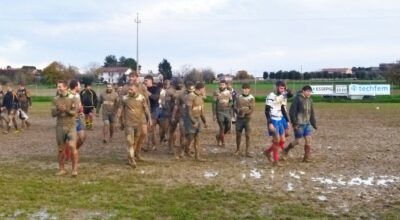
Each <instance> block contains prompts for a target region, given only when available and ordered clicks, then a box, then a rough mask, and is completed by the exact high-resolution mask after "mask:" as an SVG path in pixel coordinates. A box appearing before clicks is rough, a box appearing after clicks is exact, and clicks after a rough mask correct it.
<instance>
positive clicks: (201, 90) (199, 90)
mask: <svg viewBox="0 0 400 220" xmlns="http://www.w3.org/2000/svg"><path fill="white" fill-rule="evenodd" d="M195 88H196V92H197V93H198V94H199V95H204V94H205V92H206V88H205V85H204V83H202V82H198V83H196V87H195Z"/></svg>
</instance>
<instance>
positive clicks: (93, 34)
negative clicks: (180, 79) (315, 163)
mask: <svg viewBox="0 0 400 220" xmlns="http://www.w3.org/2000/svg"><path fill="white" fill-rule="evenodd" d="M399 11H400V1H397V0H248V1H245V0H165V1H161V0H147V1H139V0H138V1H135V0H112V1H110V0H86V1H85V0H79V1H78V0H68V1H66V0H64V1H56V0H37V1H35V0H29V1H28V0H25V1H23V0H1V13H0V67H2V68H4V67H6V66H7V65H11V66H12V67H20V66H22V65H35V66H37V67H38V68H44V67H45V66H46V65H48V64H49V63H50V62H52V61H61V62H62V63H64V64H66V65H74V66H77V67H79V68H80V69H81V70H82V71H83V70H84V69H85V68H87V67H88V66H90V65H91V64H92V63H98V64H101V65H102V64H103V62H104V58H105V56H107V55H109V54H113V55H116V56H117V57H120V56H125V57H132V58H135V59H136V23H135V22H134V20H135V17H136V13H137V12H138V13H139V17H140V20H141V23H140V25H139V62H140V64H141V65H142V72H147V71H148V70H153V71H155V72H156V71H158V64H159V63H160V62H161V61H162V59H163V58H166V59H167V60H168V61H169V62H170V63H171V65H172V68H173V70H174V71H179V70H181V69H182V68H183V67H184V66H186V67H187V66H190V67H196V68H211V69H213V70H214V71H215V72H216V73H221V72H223V73H230V72H233V73H235V72H236V71H238V70H241V69H244V70H247V71H249V73H251V74H253V75H255V76H261V75H262V72H263V71H277V70H281V69H282V70H298V71H303V72H304V71H313V70H319V69H321V68H325V67H353V66H377V65H378V64H379V63H381V62H394V61H396V60H398V59H400V28H399V27H400V14H399Z"/></svg>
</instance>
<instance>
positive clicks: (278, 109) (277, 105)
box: [265, 92, 287, 120]
mask: <svg viewBox="0 0 400 220" xmlns="http://www.w3.org/2000/svg"><path fill="white" fill-rule="evenodd" d="M286 103H287V99H286V98H285V96H283V95H282V94H281V95H276V94H275V93H273V92H271V93H270V94H269V95H268V96H267V98H266V100H265V105H268V106H270V107H271V109H270V115H271V119H273V120H281V119H282V116H283V114H282V105H284V106H285V105H286Z"/></svg>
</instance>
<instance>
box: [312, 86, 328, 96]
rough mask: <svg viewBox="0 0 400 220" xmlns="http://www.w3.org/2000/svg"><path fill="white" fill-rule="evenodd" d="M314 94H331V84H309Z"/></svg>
mask: <svg viewBox="0 0 400 220" xmlns="http://www.w3.org/2000/svg"><path fill="white" fill-rule="evenodd" d="M311 88H312V90H313V92H312V94H314V95H330V94H333V85H311Z"/></svg>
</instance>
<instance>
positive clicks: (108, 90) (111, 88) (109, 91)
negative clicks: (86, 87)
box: [106, 83, 113, 93]
mask: <svg viewBox="0 0 400 220" xmlns="http://www.w3.org/2000/svg"><path fill="white" fill-rule="evenodd" d="M112 91H113V86H112V84H111V83H107V85H106V92H107V93H111V92H112Z"/></svg>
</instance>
